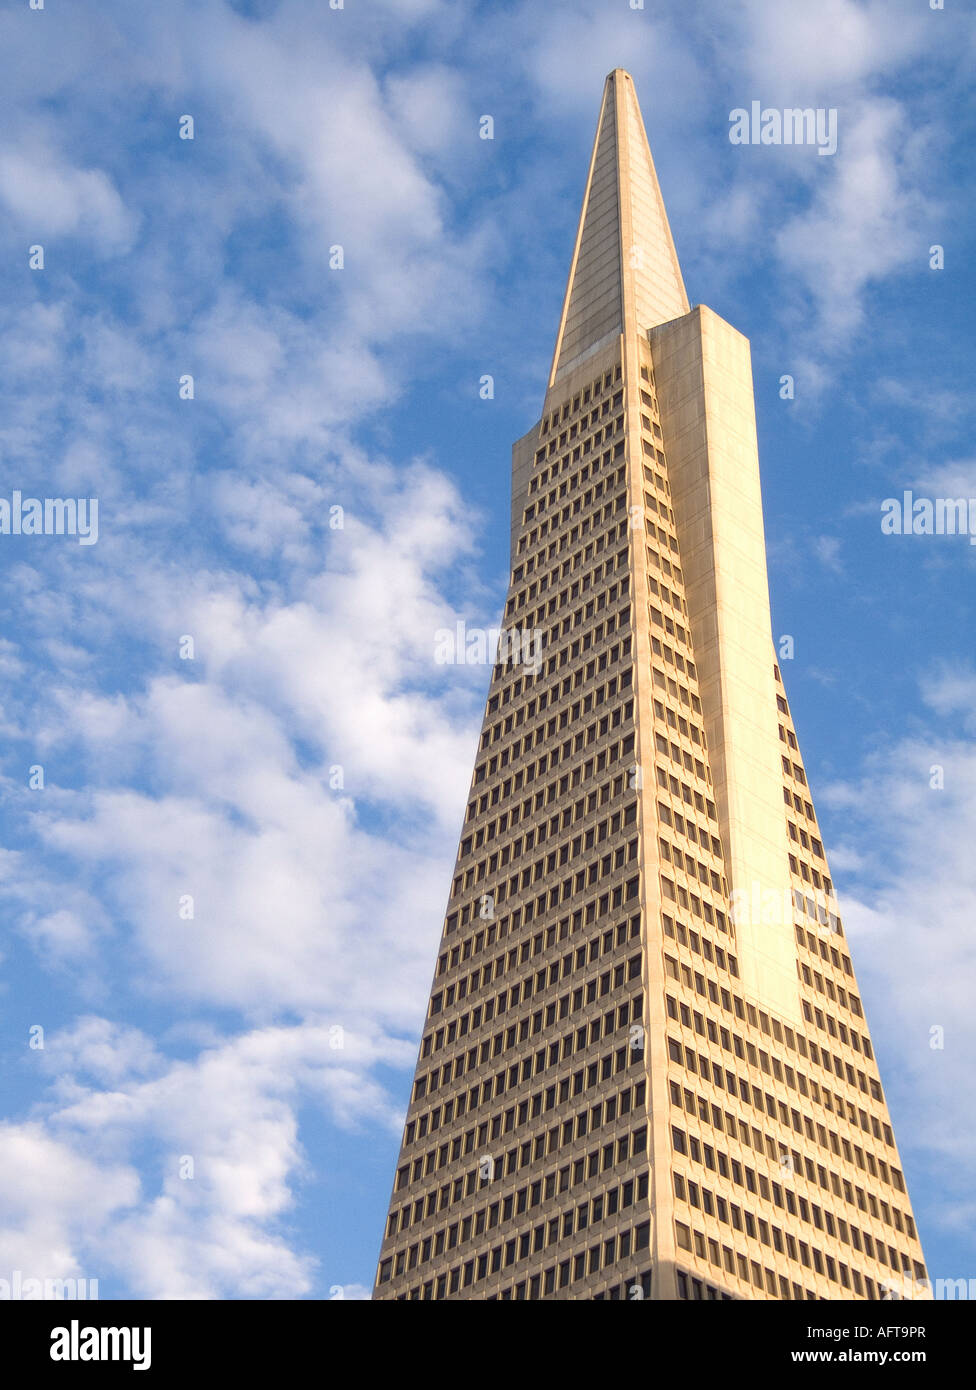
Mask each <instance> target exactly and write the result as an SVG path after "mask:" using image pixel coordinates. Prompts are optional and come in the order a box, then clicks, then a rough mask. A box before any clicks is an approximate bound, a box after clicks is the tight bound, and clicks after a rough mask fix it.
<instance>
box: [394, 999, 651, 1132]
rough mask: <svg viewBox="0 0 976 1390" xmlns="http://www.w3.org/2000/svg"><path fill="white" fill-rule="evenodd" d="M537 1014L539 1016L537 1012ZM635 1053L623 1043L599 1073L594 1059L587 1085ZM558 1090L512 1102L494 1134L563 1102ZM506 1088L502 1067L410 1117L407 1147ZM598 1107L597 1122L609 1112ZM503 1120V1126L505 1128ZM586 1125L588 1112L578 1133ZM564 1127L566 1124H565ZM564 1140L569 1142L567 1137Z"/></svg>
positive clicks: (578, 1124)
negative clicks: (447, 1099)
mask: <svg viewBox="0 0 976 1390" xmlns="http://www.w3.org/2000/svg"><path fill="white" fill-rule="evenodd" d="M536 1017H538V1015H537V1016H536ZM635 1053H636V1049H633V1048H630V1047H621V1048H619V1049H618V1050H617V1051H616V1052H610V1053H607V1055H606V1056H605V1057H603V1058H602V1059H601V1061H600V1065H599V1076H596V1075H595V1073H596V1070H597V1064H596V1063H593V1064H592V1066H591V1067H590V1068H589V1069H588V1071H587V1081H586V1087H585V1088H584V1089H589V1088H590V1087H591V1086H594V1085H596V1084H598V1082H602V1081H605V1080H607V1079H608V1078H609V1077H611V1076H613V1075H614V1074H615V1073H619V1072H621V1071H624V1070H626V1068H627V1067H628V1066H629V1065H631V1063H632V1062H633V1060H634V1055H635ZM637 1055H639V1054H637ZM591 1076H592V1077H593V1079H592V1080H591V1079H590V1077H591ZM564 1080H565V1078H564ZM516 1084H518V1083H516ZM639 1084H640V1083H639ZM558 1090H559V1088H558V1087H557V1086H556V1085H552V1086H548V1087H546V1089H545V1090H544V1091H537V1092H536V1093H535V1094H534V1095H533V1096H530V1097H527V1098H526V1099H525V1100H523V1101H520V1102H519V1104H518V1105H513V1106H511V1107H510V1108H509V1109H508V1110H506V1111H505V1114H504V1116H502V1114H501V1113H499V1114H497V1115H495V1116H494V1117H493V1119H492V1122H491V1137H492V1138H496V1137H497V1136H498V1135H500V1134H501V1133H505V1134H508V1133H510V1132H511V1131H512V1130H513V1129H515V1128H521V1126H522V1125H524V1124H527V1123H528V1122H529V1120H530V1119H535V1118H536V1117H537V1116H539V1115H542V1114H548V1112H549V1111H550V1110H554V1109H555V1108H556V1106H557V1105H561V1104H562V1103H563V1097H562V1096H561V1095H559V1096H558V1099H557V1094H558ZM507 1092H508V1084H507V1072H505V1071H501V1072H497V1073H496V1074H495V1075H494V1076H489V1077H486V1078H485V1079H484V1080H483V1081H482V1082H480V1083H479V1084H477V1085H475V1086H472V1087H470V1088H469V1089H468V1090H467V1091H461V1092H459V1094H458V1095H457V1096H456V1097H454V1098H453V1099H451V1100H449V1101H447V1102H445V1105H444V1106H443V1107H441V1106H438V1107H436V1108H435V1109H434V1110H433V1111H427V1112H425V1113H424V1114H422V1115H420V1116H419V1117H418V1118H417V1119H415V1120H411V1121H410V1122H409V1123H408V1124H407V1127H406V1132H405V1138H404V1147H409V1145H410V1144H412V1143H413V1142H414V1140H415V1139H423V1138H425V1137H426V1135H427V1133H428V1131H429V1132H430V1133H435V1132H436V1131H437V1130H438V1129H440V1128H441V1125H442V1124H444V1125H446V1124H451V1123H453V1122H455V1121H457V1120H460V1119H462V1118H463V1117H464V1116H465V1115H468V1114H471V1112H472V1111H474V1110H477V1109H478V1107H479V1106H481V1105H488V1104H489V1103H490V1102H491V1101H493V1100H499V1099H500V1098H501V1097H502V1096H504V1095H506V1094H507ZM574 1094H575V1093H574ZM598 1110H600V1107H599V1106H596V1107H594V1114H593V1117H592V1121H593V1123H595V1124H598V1125H599V1124H604V1123H606V1119H607V1116H606V1114H605V1112H604V1111H601V1112H600V1117H599V1118H598V1117H597V1114H596V1112H597V1111H598ZM503 1120H504V1129H503V1128H502V1125H503ZM566 1125H570V1127H573V1126H572V1125H571V1122H570V1121H566ZM586 1126H587V1120H586V1118H585V1115H584V1116H582V1117H581V1116H577V1117H576V1121H575V1130H576V1132H577V1134H585V1133H586ZM565 1127H566V1126H565V1125H564V1128H565ZM563 1142H564V1143H565V1142H566V1141H565V1139H564V1140H563Z"/></svg>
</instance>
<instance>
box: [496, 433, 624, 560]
mask: <svg viewBox="0 0 976 1390" xmlns="http://www.w3.org/2000/svg"><path fill="white" fill-rule="evenodd" d="M623 453H624V441H623V440H622V439H621V440H618V442H617V443H616V444H614V446H613V448H612V449H608V450H607V451H606V453H604V455H603V457H602V459H601V464H602V466H603V467H604V468H605V467H607V465H608V464H610V463H611V462H612V461H613V460H615V459H618V458H623ZM626 506H627V493H626V492H622V493H620V495H619V496H618V497H616V498H615V499H614V500H613V501H612V502H607V503H605V504H604V505H603V507H600V508H595V509H594V510H593V512H592V513H591V515H590V516H588V517H585V518H584V519H583V520H582V522H581V523H580V524H579V525H577V526H576V527H574V528H573V530H571V531H567V532H566V534H565V535H564V536H563V537H562V540H563V541H565V542H566V544H567V545H569V546H572V545H574V544H575V543H576V541H577V540H580V539H582V537H583V536H586V535H588V534H589V533H590V531H595V530H597V529H598V528H600V527H603V526H605V525H606V523H607V522H608V521H609V520H610V518H611V517H612V516H614V514H615V513H616V512H619V511H623V510H624V509H625V508H626ZM581 513H582V503H581V501H580V499H579V498H577V499H576V501H575V502H574V503H573V504H572V506H565V507H563V508H562V509H561V510H560V511H559V512H554V513H553V514H552V516H550V517H549V518H548V519H547V520H545V521H540V522H538V523H537V524H536V525H535V526H533V528H532V530H531V531H523V532H522V534H521V535H520V536H519V539H518V544H517V545H516V547H515V551H516V554H517V555H525V554H526V552H527V551H531V550H534V549H535V547H536V546H537V545H538V544H539V542H540V541H544V540H545V539H546V537H547V536H554V535H555V534H556V532H557V531H559V530H562V529H563V528H564V527H566V526H567V525H568V523H569V522H570V521H572V519H573V517H574V516H579V515H581ZM620 525H621V528H622V530H621V531H620V532H619V533H620V534H625V533H626V529H627V522H626V521H623V522H621V523H620Z"/></svg>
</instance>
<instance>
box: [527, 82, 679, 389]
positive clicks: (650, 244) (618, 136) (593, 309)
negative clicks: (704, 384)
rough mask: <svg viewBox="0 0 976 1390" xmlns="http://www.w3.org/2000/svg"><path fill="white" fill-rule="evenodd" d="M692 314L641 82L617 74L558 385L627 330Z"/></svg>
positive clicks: (595, 160)
mask: <svg viewBox="0 0 976 1390" xmlns="http://www.w3.org/2000/svg"><path fill="white" fill-rule="evenodd" d="M689 307H690V306H689V304H688V296H687V295H686V294H685V287H684V282H683V280H682V278H681V268H680V266H679V265H678V256H677V253H676V251H675V249H674V241H673V240H672V238H671V228H670V226H669V225H668V216H667V213H666V212H665V209H664V200H663V199H662V197H661V189H660V187H659V185H658V181H657V174H656V173H655V170H654V161H653V159H652V158H651V151H650V147H649V145H648V143H647V135H646V134H645V131H644V122H643V121H642V119H641V113H640V107H639V106H638V104H637V94H636V92H635V91H634V83H633V79H632V78H631V76H630V74H629V73H626V72H624V70H623V69H622V68H614V70H613V72H611V73H610V75H609V76H608V77H607V80H606V83H605V84H604V88H603V103H602V105H601V107H600V119H599V121H598V123H597V131H596V139H595V140H594V142H593V154H592V157H591V159H590V169H589V174H588V176H587V180H586V191H585V193H584V194H583V207H582V211H581V212H580V220H579V227H578V229H577V233H576V246H575V248H574V251H573V261H572V265H571V267H570V272H569V283H568V284H567V287H566V297H565V299H564V301H563V312H562V317H561V319H560V322H559V333H558V335H557V338H556V350H555V353H554V354H553V362H552V371H551V373H550V377H549V382H550V385H552V383H553V382H554V381H555V380H556V378H557V377H558V376H561V375H562V374H563V373H564V372H565V371H567V370H568V369H569V368H570V367H572V366H575V365H576V364H577V363H578V362H580V361H582V360H583V359H584V358H586V357H587V356H588V355H589V354H590V353H591V352H593V351H596V350H598V349H599V347H601V346H603V345H605V344H606V343H607V341H608V340H610V339H612V338H613V337H614V336H615V335H616V334H619V333H620V332H622V331H623V327H624V324H625V323H626V324H627V326H628V328H629V329H636V330H637V331H639V332H641V333H643V332H646V331H647V329H649V328H653V327H655V326H656V325H658V324H661V323H668V322H670V320H672V319H676V318H680V317H681V316H682V315H683V314H686V313H687V312H688V309H689Z"/></svg>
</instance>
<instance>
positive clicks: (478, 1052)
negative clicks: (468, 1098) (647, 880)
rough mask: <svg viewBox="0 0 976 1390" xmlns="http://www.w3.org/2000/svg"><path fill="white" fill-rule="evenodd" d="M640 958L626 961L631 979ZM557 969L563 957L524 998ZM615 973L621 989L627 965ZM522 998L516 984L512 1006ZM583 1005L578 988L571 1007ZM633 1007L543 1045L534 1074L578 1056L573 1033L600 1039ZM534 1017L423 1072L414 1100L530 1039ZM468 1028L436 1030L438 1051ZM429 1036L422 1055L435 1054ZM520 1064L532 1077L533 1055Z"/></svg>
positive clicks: (591, 994) (591, 993)
mask: <svg viewBox="0 0 976 1390" xmlns="http://www.w3.org/2000/svg"><path fill="white" fill-rule="evenodd" d="M597 944H598V943H597ZM581 953H582V954H585V951H581ZM567 959H570V960H571V959H572V958H571V957H567ZM640 959H641V958H640V956H639V955H638V956H635V957H633V958H632V959H631V961H630V962H628V966H627V979H639V978H640ZM558 970H559V962H558V961H554V962H553V963H552V965H551V966H550V967H549V968H548V969H547V970H544V971H540V972H539V974H540V975H541V976H542V978H543V983H542V984H541V985H539V983H538V978H537V979H536V993H535V994H534V995H533V994H531V993H530V992H529V991H528V990H526V991H523V992H522V1002H525V1000H527V999H528V998H530V997H531V998H536V997H537V996H538V994H540V993H541V992H542V991H543V990H544V989H545V988H546V977H547V976H549V975H550V974H551V972H553V971H558ZM613 974H614V981H613V987H614V989H615V990H616V989H619V988H620V987H621V986H622V985H623V981H624V967H623V965H619V966H617V967H616V969H615V970H614V972H613ZM609 975H610V972H609V971H607V972H606V976H604V977H601V979H600V982H599V983H600V989H601V995H602V993H603V992H604V990H603V985H604V980H605V979H606V978H607V977H609ZM530 982H531V976H530V977H529V980H528V981H526V984H529V983H530ZM550 983H551V981H550ZM596 984H597V981H596V979H593V980H591V981H590V982H589V986H588V987H587V990H586V993H587V996H588V997H587V1000H586V1002H587V1003H592V1002H593V1000H594V999H595V998H596ZM590 986H592V988H590ZM569 998H570V996H569V995H564V996H563V1000H561V1001H560V1012H559V1017H560V1018H561V1019H562V1018H567V1017H568V1016H569V1013H570V1007H569ZM564 1001H565V1002H564ZM518 1002H519V990H518V987H517V986H516V987H514V988H513V990H512V993H511V996H510V998H509V1005H510V1006H511V1007H513V1008H514V1007H515V1005H516V1004H517V1003H518ZM582 1004H583V998H582V990H578V991H577V992H576V995H575V996H574V998H573V1005H574V1007H573V1010H572V1012H574V1013H575V1012H576V1008H577V1007H582ZM552 1007H553V1006H552V1005H550V1006H549V1009H547V1010H546V1016H545V1026H546V1027H553V1026H555V1023H556V1018H555V1015H553V1017H551V1018H550V1017H549V1013H550V1010H551V1009H552ZM631 1007H632V1004H631V1001H630V1000H626V1001H625V1002H624V1003H622V1004H619V1005H618V1006H617V1008H616V1009H611V1010H610V1011H609V1013H606V1014H601V1015H599V1016H598V1017H597V1018H594V1019H592V1020H591V1021H590V1024H589V1027H587V1026H586V1025H584V1027H583V1028H581V1029H577V1031H576V1034H573V1033H567V1034H566V1036H565V1038H564V1039H563V1040H562V1043H561V1044H560V1043H559V1042H552V1043H549V1045H548V1049H546V1048H543V1049H541V1050H540V1051H539V1052H538V1053H537V1054H536V1058H537V1060H536V1065H535V1074H538V1073H539V1072H541V1071H542V1070H544V1069H545V1068H546V1067H549V1066H554V1065H555V1064H556V1063H557V1062H558V1061H560V1060H563V1061H565V1060H566V1059H567V1058H568V1057H570V1056H572V1055H573V1051H574V1046H573V1042H574V1038H578V1037H579V1035H580V1034H586V1035H588V1038H589V1042H590V1043H593V1042H599V1040H600V1038H601V1036H603V1037H606V1036H607V1035H608V1034H609V1033H611V1032H614V1031H616V1029H617V1028H618V1027H623V1025H624V1024H625V1023H627V1022H628V1021H629V1019H630V1013H631ZM501 1012H502V1011H501V1010H499V1013H501ZM540 1012H541V1011H540ZM533 1022H534V1020H533V1018H532V1016H531V1015H529V1014H526V1015H525V1016H524V1017H523V1018H521V1019H520V1020H519V1021H518V1023H512V1024H511V1025H510V1026H509V1028H508V1029H507V1030H505V1031H504V1032H498V1033H496V1034H495V1035H494V1037H492V1038H485V1040H484V1041H483V1042H482V1044H481V1046H480V1048H478V1047H473V1048H471V1049H470V1050H469V1051H468V1052H467V1053H465V1051H464V1049H463V1048H462V1050H461V1051H460V1052H459V1053H458V1054H457V1055H456V1056H455V1057H454V1058H452V1059H451V1060H450V1061H448V1062H446V1063H444V1064H443V1066H440V1067H435V1068H434V1069H433V1071H431V1072H430V1073H429V1074H428V1075H423V1076H419V1077H418V1078H417V1080H416V1081H415V1082H414V1099H415V1100H420V1099H422V1098H423V1096H424V1095H425V1094H426V1093H427V1090H428V1088H429V1090H430V1091H431V1092H433V1091H435V1090H436V1089H437V1087H438V1085H440V1084H446V1083H447V1082H448V1081H450V1080H451V1079H454V1080H459V1079H460V1078H461V1077H462V1076H464V1075H466V1073H467V1072H470V1071H473V1070H474V1069H475V1067H476V1066H481V1065H483V1064H484V1063H486V1062H488V1061H490V1060H493V1059H494V1058H496V1057H500V1056H501V1055H502V1054H503V1053H504V1052H507V1051H509V1050H510V1049H511V1048H513V1047H515V1046H516V1044H517V1043H519V1042H524V1041H526V1040H527V1039H528V1038H529V1036H530V1030H531V1029H532V1026H533ZM466 1032H467V1029H466V1028H464V1029H460V1028H458V1029H455V1026H454V1023H453V1022H452V1023H450V1024H448V1026H447V1028H446V1029H445V1028H439V1029H438V1030H437V1033H436V1035H435V1037H436V1039H437V1047H436V1048H435V1050H439V1048H441V1047H443V1046H444V1044H445V1040H446V1043H447V1045H448V1046H450V1045H451V1043H453V1042H454V1041H455V1039H456V1038H458V1039H460V1038H463V1037H464V1036H465V1034H466ZM429 1041H430V1034H428V1035H427V1038H426V1039H425V1040H424V1044H423V1045H422V1047H421V1055H422V1056H423V1057H427V1056H429V1055H430V1053H431V1048H430V1046H428V1043H429ZM587 1045H588V1043H587V1042H586V1041H585V1040H584V1041H582V1042H577V1044H576V1048H575V1050H576V1051H579V1049H580V1047H583V1046H587ZM547 1052H548V1059H547V1060H546V1059H545V1058H546V1053H547ZM465 1058H467V1062H466V1063H465ZM539 1059H543V1060H539ZM520 1066H521V1071H522V1080H526V1079H528V1077H530V1076H532V1075H533V1070H532V1058H531V1057H528V1058H523V1060H522V1063H521V1064H520ZM428 1076H429V1080H428ZM438 1077H440V1078H441V1080H440V1081H438V1079H437V1078H438ZM514 1084H515V1082H514V1081H513V1080H512V1079H511V1077H510V1078H509V1088H511V1086H513V1085H514Z"/></svg>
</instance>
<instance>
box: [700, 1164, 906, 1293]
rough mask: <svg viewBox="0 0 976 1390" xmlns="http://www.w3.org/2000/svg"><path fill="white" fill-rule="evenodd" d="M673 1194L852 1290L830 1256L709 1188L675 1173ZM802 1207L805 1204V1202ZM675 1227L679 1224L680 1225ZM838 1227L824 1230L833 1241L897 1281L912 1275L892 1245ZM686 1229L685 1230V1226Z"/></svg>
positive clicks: (844, 1226)
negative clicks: (848, 1246)
mask: <svg viewBox="0 0 976 1390" xmlns="http://www.w3.org/2000/svg"><path fill="white" fill-rule="evenodd" d="M674 1192H675V1196H676V1197H677V1198H678V1199H679V1201H683V1202H687V1203H688V1205H689V1206H691V1207H694V1208H697V1209H698V1210H700V1211H702V1212H704V1214H705V1215H706V1216H714V1217H715V1218H716V1219H717V1220H719V1221H721V1222H722V1223H723V1224H724V1225H726V1226H729V1227H731V1228H732V1229H733V1230H737V1231H739V1232H741V1233H742V1234H744V1235H746V1236H749V1237H750V1238H751V1239H753V1240H759V1241H761V1242H762V1244H763V1245H768V1246H769V1247H770V1248H771V1249H774V1250H775V1251H776V1252H777V1254H779V1255H782V1256H783V1257H784V1258H785V1259H788V1260H792V1261H794V1262H795V1263H797V1264H801V1265H804V1266H806V1268H808V1269H810V1268H812V1269H814V1270H816V1272H817V1273H818V1274H826V1276H827V1278H828V1279H830V1280H831V1281H832V1282H833V1283H835V1284H836V1283H840V1282H843V1283H844V1286H845V1287H846V1288H848V1289H849V1288H850V1287H851V1285H850V1283H849V1282H847V1280H843V1281H842V1279H841V1274H840V1270H839V1269H838V1262H837V1261H835V1260H834V1258H833V1256H831V1255H826V1254H824V1252H823V1251H821V1250H819V1249H818V1248H817V1247H816V1246H813V1245H808V1244H807V1242H806V1241H804V1240H798V1239H797V1238H796V1237H795V1236H793V1235H791V1234H790V1233H789V1232H788V1231H786V1232H784V1231H781V1230H780V1228H779V1227H778V1226H776V1225H772V1224H770V1223H769V1222H767V1221H765V1220H764V1219H763V1218H762V1217H758V1218H757V1217H756V1216H755V1215H754V1214H753V1213H752V1212H749V1211H747V1210H746V1209H745V1208H741V1209H740V1208H739V1207H738V1206H737V1205H736V1203H735V1202H727V1201H726V1200H725V1198H724V1197H721V1196H719V1195H718V1194H713V1193H712V1192H710V1191H709V1190H708V1188H706V1187H700V1186H699V1185H698V1183H696V1182H693V1181H692V1180H691V1179H690V1178H689V1179H686V1178H685V1177H683V1176H682V1174H680V1173H677V1172H676V1173H675V1174H674ZM801 1201H802V1199H801ZM804 1205H807V1204H806V1203H804ZM815 1210H817V1211H818V1212H819V1208H815ZM829 1215H830V1213H829V1212H827V1211H824V1212H823V1213H822V1216H823V1217H827V1216H829ZM804 1219H806V1220H807V1222H808V1224H814V1225H818V1224H819V1229H820V1230H824V1229H825V1227H824V1225H823V1223H822V1222H821V1223H817V1222H813V1223H810V1217H809V1215H808V1216H807V1217H806V1218H804ZM676 1224H677V1225H679V1226H680V1225H681V1223H680V1222H679V1223H676ZM831 1224H833V1218H831ZM837 1224H838V1226H839V1228H840V1230H839V1231H838V1232H836V1233H835V1232H834V1231H826V1234H833V1235H835V1238H836V1236H837V1235H839V1238H840V1239H841V1240H842V1241H843V1242H844V1244H845V1245H850V1246H851V1247H852V1249H854V1250H856V1251H857V1252H858V1254H860V1255H865V1256H867V1258H868V1259H872V1260H876V1261H877V1263H878V1264H880V1265H882V1266H884V1268H886V1269H890V1270H892V1271H893V1272H894V1273H895V1274H896V1275H897V1276H898V1277H899V1278H900V1276H901V1275H902V1274H903V1273H904V1274H911V1272H912V1268H913V1262H912V1261H911V1260H910V1259H909V1257H908V1255H907V1254H906V1253H904V1252H899V1251H898V1250H896V1249H895V1247H894V1246H893V1245H886V1244H885V1243H884V1242H883V1241H881V1240H876V1239H872V1237H871V1236H870V1235H869V1234H868V1232H867V1231H859V1230H858V1228H857V1227H856V1226H850V1227H848V1224H847V1222H846V1221H843V1220H842V1219H838V1223H837ZM685 1229H686V1230H687V1229H688V1228H687V1227H685ZM848 1236H849V1237H850V1239H848ZM679 1244H680V1233H679ZM682 1248H684V1249H689V1250H690V1249H691V1246H690V1244H688V1245H687V1246H684V1247H682ZM914 1269H915V1271H916V1273H915V1277H916V1278H924V1277H925V1269H924V1266H923V1265H921V1264H919V1263H918V1262H917V1261H916V1262H915V1263H914ZM845 1271H846V1266H845ZM730 1272H733V1271H730ZM856 1292H858V1293H861V1292H862V1290H861V1289H860V1287H857V1289H856ZM774 1293H775V1290H774Z"/></svg>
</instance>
